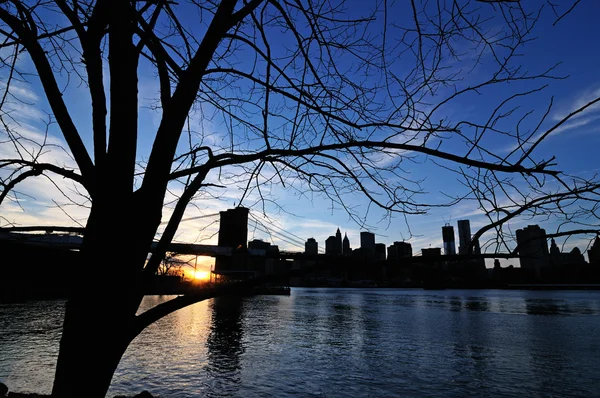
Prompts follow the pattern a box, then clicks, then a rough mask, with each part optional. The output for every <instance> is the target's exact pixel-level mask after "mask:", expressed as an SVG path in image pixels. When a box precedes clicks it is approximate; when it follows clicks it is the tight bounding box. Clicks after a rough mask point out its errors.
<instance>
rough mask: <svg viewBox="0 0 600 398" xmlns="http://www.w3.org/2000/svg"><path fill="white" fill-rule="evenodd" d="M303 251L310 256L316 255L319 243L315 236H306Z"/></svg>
mask: <svg viewBox="0 0 600 398" xmlns="http://www.w3.org/2000/svg"><path fill="white" fill-rule="evenodd" d="M304 253H305V254H308V255H310V256H316V255H317V254H318V253H319V244H318V243H317V241H316V240H315V238H308V239H307V240H306V243H304Z"/></svg>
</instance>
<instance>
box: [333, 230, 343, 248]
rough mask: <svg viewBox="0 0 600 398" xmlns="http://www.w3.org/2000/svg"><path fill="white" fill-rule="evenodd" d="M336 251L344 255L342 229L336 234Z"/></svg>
mask: <svg viewBox="0 0 600 398" xmlns="http://www.w3.org/2000/svg"><path fill="white" fill-rule="evenodd" d="M335 251H336V252H337V253H338V254H342V253H343V246H342V233H341V232H340V229H339V228H338V229H337V231H336V232H335Z"/></svg>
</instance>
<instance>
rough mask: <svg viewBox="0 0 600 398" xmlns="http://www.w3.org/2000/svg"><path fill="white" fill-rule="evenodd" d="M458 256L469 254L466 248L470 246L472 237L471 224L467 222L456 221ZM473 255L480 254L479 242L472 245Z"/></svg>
mask: <svg viewBox="0 0 600 398" xmlns="http://www.w3.org/2000/svg"><path fill="white" fill-rule="evenodd" d="M457 224H458V254H469V253H468V251H467V248H468V247H469V245H470V244H471V240H472V239H473V236H472V235H471V224H470V223H469V220H458V222H457ZM472 253H473V254H481V249H480V247H479V240H476V241H475V242H474V243H473V251H472Z"/></svg>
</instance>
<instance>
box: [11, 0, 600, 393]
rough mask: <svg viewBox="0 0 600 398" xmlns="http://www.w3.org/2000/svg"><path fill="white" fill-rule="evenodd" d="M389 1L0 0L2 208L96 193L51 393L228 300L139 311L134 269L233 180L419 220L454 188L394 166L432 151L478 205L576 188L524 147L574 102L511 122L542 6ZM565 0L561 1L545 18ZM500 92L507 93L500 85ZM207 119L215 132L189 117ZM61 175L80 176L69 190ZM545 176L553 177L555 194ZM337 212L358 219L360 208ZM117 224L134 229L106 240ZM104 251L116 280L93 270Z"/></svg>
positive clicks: (91, 383)
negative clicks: (150, 116)
mask: <svg viewBox="0 0 600 398" xmlns="http://www.w3.org/2000/svg"><path fill="white" fill-rule="evenodd" d="M388 3H389V4H388ZM391 3H392V2H365V4H364V5H362V6H363V7H364V9H356V6H357V4H358V3H353V4H352V5H346V4H345V3H344V2H343V1H342V0H340V1H328V0H314V1H310V2H306V1H301V0H244V1H237V0H222V1H196V0H192V1H190V2H189V3H188V2H185V3H184V2H181V3H175V2H172V1H169V0H152V1H151V0H147V1H144V0H138V1H125V0H97V1H91V0H53V1H50V0H34V1H17V0H4V1H0V21H2V22H1V23H0V57H1V62H2V63H1V66H2V68H3V69H2V70H1V73H2V75H1V76H2V86H1V87H2V90H3V95H2V97H1V100H0V101H1V102H0V106H1V113H0V118H1V120H0V121H1V123H2V129H3V132H2V133H3V134H4V137H5V139H3V142H2V152H1V156H0V166H1V169H2V170H3V171H2V174H1V178H2V187H3V190H2V193H1V194H0V202H1V201H5V200H11V201H15V202H18V201H19V200H20V199H21V198H23V195H25V194H27V190H26V189H25V188H23V190H22V192H21V191H20V190H19V187H20V186H25V187H26V185H24V183H25V182H26V181H27V180H28V179H29V178H34V177H37V178H42V177H46V178H51V179H52V181H53V183H55V184H56V186H57V188H60V189H61V190H62V192H63V193H64V194H65V197H67V198H68V200H69V201H71V202H70V204H73V205H81V206H87V207H89V215H88V216H87V217H86V219H85V220H83V222H82V223H83V224H84V240H83V246H82V248H81V254H82V258H83V260H82V262H83V264H82V265H83V266H82V268H81V273H82V276H83V278H82V279H83V280H86V281H89V282H88V283H86V284H85V286H83V285H81V286H77V287H76V289H75V293H74V294H73V295H72V297H70V298H69V300H68V303H67V307H66V313H65V321H64V329H63V333H62V338H61V342H60V352H59V357H58V362H57V367H56V375H55V380H54V387H53V396H56V397H72V396H78V395H79V394H80V393H81V392H82V391H85V393H86V395H87V396H89V397H103V396H104V395H105V394H106V391H107V389H108V387H109V385H110V382H111V378H112V376H113V373H114V371H115V369H116V367H117V365H118V363H119V361H120V359H121V356H122V354H123V353H124V351H125V349H126V348H127V346H128V344H129V343H130V342H131V341H132V340H133V338H135V336H137V335H138V334H139V333H140V332H141V331H142V330H143V329H144V328H145V327H146V326H148V325H149V324H151V323H152V322H154V321H155V320H157V319H160V318H161V317H163V316H165V315H167V314H169V313H171V312H173V311H175V310H177V309H179V308H182V307H184V306H186V305H189V304H192V303H194V302H197V301H199V300H202V299H205V298H209V297H213V296H214V295H218V294H220V290H218V289H216V290H210V291H208V290H207V291H206V292H205V293H203V294H202V295H197V296H192V297H190V296H182V297H178V298H176V299H174V300H171V301H169V302H167V303H164V304H162V305H159V306H157V307H155V308H152V309H150V310H148V311H146V312H145V313H143V314H140V315H136V311H137V310H138V307H139V304H140V302H141V300H142V298H143V293H142V285H143V282H144V279H145V278H146V277H148V276H151V275H154V274H156V272H157V269H158V267H159V265H160V263H161V260H162V259H163V258H164V255H165V252H166V250H167V247H168V244H169V243H170V242H171V240H172V239H173V236H174V235H175V232H176V230H177V228H178V225H179V223H180V221H181V219H182V216H183V214H184V212H185V210H186V207H187V206H188V205H189V204H190V203H191V202H192V201H193V199H194V197H195V196H197V195H201V194H203V193H208V194H217V195H218V190H219V189H220V188H219V187H227V186H240V187H242V188H243V193H242V194H241V198H240V202H239V203H242V202H243V201H244V200H246V198H247V197H248V195H250V194H252V193H253V194H258V195H259V197H260V198H261V199H262V200H263V201H266V200H269V197H268V194H266V193H265V192H264V191H261V187H264V186H265V184H271V183H274V184H276V183H280V184H284V185H285V186H286V187H291V188H292V189H296V190H297V191H298V192H300V193H301V194H302V195H306V194H307V193H308V192H316V193H319V194H322V195H325V196H326V197H327V198H329V199H330V200H331V201H332V202H333V203H335V204H339V205H341V206H344V203H347V202H345V198H347V195H353V194H356V192H359V193H361V194H363V195H366V197H367V198H368V199H369V200H370V201H371V202H372V203H373V204H374V205H376V206H379V207H380V208H382V209H384V210H386V211H387V212H388V213H389V214H391V213H393V212H399V213H404V214H423V213H425V212H426V211H427V210H428V209H429V208H430V206H432V205H433V206H442V205H443V206H448V205H452V204H453V203H456V202H457V200H459V199H462V197H459V198H451V199H450V200H448V201H447V202H443V203H436V202H427V201H426V200H425V199H421V198H423V197H424V195H423V194H424V193H425V192H424V190H423V188H422V185H421V182H420V181H419V180H417V179H414V178H411V173H410V170H408V169H405V168H404V167H405V165H406V164H411V162H417V161H420V160H422V159H423V158H424V157H428V158H431V159H437V161H439V162H440V167H442V168H443V167H445V168H449V167H456V168H457V170H456V171H457V172H458V173H459V174H460V173H462V174H464V176H465V178H466V181H467V183H469V184H470V185H469V187H470V188H472V189H473V190H474V191H475V193H473V194H472V195H475V196H474V197H477V198H480V199H482V198H484V199H486V200H487V199H491V198H493V196H490V192H489V190H492V191H493V192H494V193H498V192H501V191H502V189H503V187H505V186H506V183H507V179H510V181H511V182H510V183H511V184H513V185H514V186H518V188H519V192H532V194H531V195H532V196H526V197H513V200H514V201H515V202H516V204H515V206H516V208H515V209H516V210H513V209H511V210H508V211H509V212H511V211H512V212H515V211H520V210H518V209H521V208H524V209H525V210H523V211H534V209H535V208H536V206H535V203H532V202H533V201H535V200H543V199H535V198H537V197H542V196H543V195H559V194H560V193H561V192H563V193H564V192H573V191H574V187H575V190H577V189H584V188H583V186H581V184H580V182H579V181H574V180H572V179H570V178H569V177H568V176H564V175H562V174H561V173H560V172H559V170H558V169H556V168H553V166H555V165H554V164H553V161H554V160H553V159H543V158H542V159H540V158H538V157H537V152H536V151H535V149H536V146H537V144H538V143H539V142H540V141H541V140H543V139H544V138H545V137H546V136H547V135H548V134H549V133H551V132H552V130H553V129H554V128H556V127H558V126H559V125H560V124H562V123H564V122H565V121H566V120H568V119H569V118H570V117H572V115H573V114H571V115H568V116H565V119H563V120H562V121H561V122H559V123H558V124H557V125H556V126H555V127H552V128H550V129H548V130H545V132H544V133H542V134H540V135H538V134H539V133H541V130H540V127H539V126H538V128H536V129H535V131H528V132H527V133H524V132H522V131H521V130H520V129H519V124H517V123H513V122H512V121H511V122H508V120H509V118H508V116H509V115H512V116H513V117H514V114H517V113H518V112H519V108H518V106H517V105H518V104H520V103H522V102H521V101H523V100H524V98H526V97H527V96H528V95H533V94H537V93H538V92H539V91H541V90H542V89H543V88H544V85H545V82H546V81H547V80H549V79H556V78H559V77H558V76H557V75H555V72H554V67H553V66H550V67H549V68H548V69H545V70H541V71H538V72H529V71H527V70H525V69H524V68H521V67H520V61H519V59H518V56H519V54H520V49H521V48H522V47H523V45H525V44H526V43H527V42H528V41H529V40H531V39H532V37H533V36H532V32H534V27H535V25H536V22H537V20H538V19H539V17H540V12H541V10H540V8H539V6H540V5H539V4H532V3H537V2H531V3H530V2H518V1H509V0H505V1H501V0H495V1H494V0H486V1H466V0H465V1H451V0H437V1H429V2H421V1H414V0H413V1H411V2H401V3H398V4H395V5H392V4H391ZM525 3H527V4H525ZM551 5H552V4H551ZM552 6H553V5H552ZM529 7H533V8H529ZM536 7H537V8H536ZM553 7H554V6H553ZM552 9H554V8H552ZM568 11H570V8H569V7H568V6H567V7H565V8H564V11H560V10H555V12H557V17H556V19H560V18H562V16H563V15H564V14H566V13H568ZM561 12H562V14H561ZM473 70H478V72H479V73H471V72H472V71H473ZM150 74H153V76H154V77H155V80H156V82H157V86H158V89H157V94H156V101H155V102H152V103H151V104H150V105H147V106H149V107H151V108H153V109H155V110H156V114H157V115H158V117H159V118H160V120H159V122H158V124H157V126H156V129H155V131H152V132H150V131H147V129H143V130H142V129H140V127H139V126H140V120H138V115H139V109H140V101H141V100H140V77H144V76H148V75H150ZM467 77H468V78H467ZM24 82H30V83H31V84H32V86H30V87H40V88H41V90H42V91H43V93H44V95H45V97H44V98H43V99H41V98H39V97H38V96H37V95H35V94H32V93H31V91H28V90H25V89H24V87H25V86H24V84H25V83H24ZM73 82H75V84H77V85H79V86H80V87H79V89H78V90H77V91H76V92H77V93H81V91H85V92H86V93H87V94H86V96H85V97H83V99H82V97H81V96H79V97H70V95H75V94H72V91H66V90H67V87H70V86H68V85H69V84H71V85H73ZM498 87H503V89H504V90H508V91H503V93H505V95H504V97H502V98H500V97H498V96H497V93H498V91H495V90H496V89H497V88H498ZM40 92H41V91H40ZM506 93H508V94H506ZM474 95H478V96H479V95H488V97H486V98H489V100H490V102H491V103H494V104H495V106H493V107H492V108H493V109H487V111H485V110H484V111H481V112H478V113H477V114H471V117H467V116H464V115H456V114H454V116H453V113H451V112H450V111H449V108H450V107H451V106H452V105H453V104H455V103H457V104H458V103H460V101H462V100H463V99H469V98H473V97H471V96H474ZM595 101H598V99H596V100H595ZM46 102H47V106H48V107H49V109H50V111H49V112H48V113H49V114H48V119H47V132H46V133H47V134H46V135H42V136H39V135H38V136H36V135H34V134H31V132H30V131H29V130H28V129H27V126H26V125H24V124H23V123H21V122H20V119H19V117H20V116H19V115H20V113H19V110H22V108H23V106H24V105H26V104H34V105H36V106H38V107H40V108H42V107H45V106H46ZM592 104H593V102H590V103H589V104H587V105H584V106H583V107H581V108H580V109H579V110H578V112H581V111H583V110H584V109H586V108H587V107H589V106H591V105H592ZM457 106H460V105H457ZM82 109H85V110H84V111H83V110H82ZM83 112H86V115H85V118H83V121H81V122H79V123H78V122H77V121H76V120H77V118H76V117H75V116H76V115H77V114H81V113H83ZM523 112H524V113H522V114H521V115H522V118H525V117H527V116H529V115H530V113H528V111H525V110H524V111H523ZM88 117H89V121H88V122H87V123H86V120H87V119H86V118H88ZM510 120H514V119H510ZM517 120H519V119H518V117H517ZM542 120H543V118H542ZM192 122H193V123H192ZM200 122H202V123H205V124H206V125H209V124H212V126H214V127H213V130H214V131H211V132H207V131H205V130H200V131H194V128H193V126H194V125H196V124H200ZM540 124H541V123H540ZM54 128H58V129H59V130H60V133H61V134H62V137H63V138H64V143H65V144H64V146H65V147H64V150H65V153H67V154H68V156H64V154H62V153H61V152H60V151H57V148H60V144H61V142H62V141H61V142H56V140H55V139H53V138H52V135H51V134H49V133H50V132H52V131H53V129H54ZM215 131H216V132H215ZM490 136H499V137H501V138H504V139H507V140H510V141H512V143H513V144H514V145H515V150H514V151H513V152H511V153H510V154H509V155H506V156H504V155H501V154H498V152H497V151H496V150H495V148H487V147H486V145H488V143H489V142H490V141H489V140H488V138H489V137H490ZM538 137H539V139H538ZM146 142H150V143H151V148H149V149H148V150H147V152H148V153H147V154H146V152H145V149H144V148H145V147H144V145H143V144H144V143H146ZM446 142H452V143H453V144H452V145H448V144H446ZM454 143H460V144H461V145H455V144H454ZM185 146H187V147H185ZM49 150H52V153H54V154H57V153H58V154H60V155H61V156H58V155H56V156H55V157H52V156H49V152H48V151H49ZM69 162H71V164H70V163H69ZM62 179H68V180H70V181H72V182H73V185H71V186H70V187H69V189H70V191H69V190H66V189H65V188H64V185H61V184H62V183H61V180H62ZM517 180H518V183H517ZM548 180H552V181H560V183H561V184H563V185H560V187H559V188H556V186H555V185H553V186H552V187H554V188H556V189H557V191H556V192H553V191H551V188H547V187H548V184H547V181H548ZM586 184H588V185H589V186H591V185H593V184H594V183H593V181H587V182H586ZM171 188H173V189H175V188H177V189H178V192H179V193H178V194H177V195H176V197H175V198H172V196H171V195H170V194H169V190H170V189H171ZM594 189H595V188H594ZM469 195H471V194H469ZM470 197H471V198H473V196H470ZM455 199H456V200H455ZM555 203H556V202H555ZM167 204H172V208H171V209H169V213H168V217H167V216H166V214H167V213H166V211H165V210H166V209H165V205H167ZM495 206H496V208H497V209H501V207H502V206H500V204H498V203H496V204H495ZM344 208H345V210H346V211H347V212H348V214H349V215H350V216H351V217H353V218H354V219H355V220H357V221H358V222H360V221H361V217H362V216H365V214H364V213H360V212H358V211H357V209H356V208H354V207H352V206H344ZM66 210H68V209H65V211H66ZM165 218H166V220H165ZM4 221H5V222H6V223H7V222H8V221H10V220H4ZM75 221H80V220H75ZM165 221H166V228H165V229H164V231H163V232H162V234H161V235H160V240H159V243H158V247H157V248H156V250H155V251H154V252H153V254H152V256H151V258H150V259H149V261H147V262H146V259H147V255H148V253H149V252H150V245H151V244H152V242H153V240H154V239H155V237H156V236H157V231H158V229H159V226H160V224H161V222H165ZM117 226H118V229H119V230H121V231H127V237H128V239H127V243H119V242H115V240H114V231H115V228H117ZM32 228H34V227H32ZM121 245H122V246H123V247H119V246H121ZM115 251H118V252H119V253H120V254H119V257H118V261H119V264H118V265H119V278H114V273H113V272H103V269H104V267H105V265H106V264H109V263H114V261H115V256H114V253H115ZM106 291H110V294H109V295H106V294H104V292H106ZM86 364H87V365H89V366H86Z"/></svg>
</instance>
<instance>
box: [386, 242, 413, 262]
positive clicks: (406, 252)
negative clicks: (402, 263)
mask: <svg viewBox="0 0 600 398" xmlns="http://www.w3.org/2000/svg"><path fill="white" fill-rule="evenodd" d="M412 255H413V252H412V245H411V244H410V243H407V242H394V243H393V244H392V245H390V246H389V247H388V259H389V260H400V259H401V258H403V257H412Z"/></svg>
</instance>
